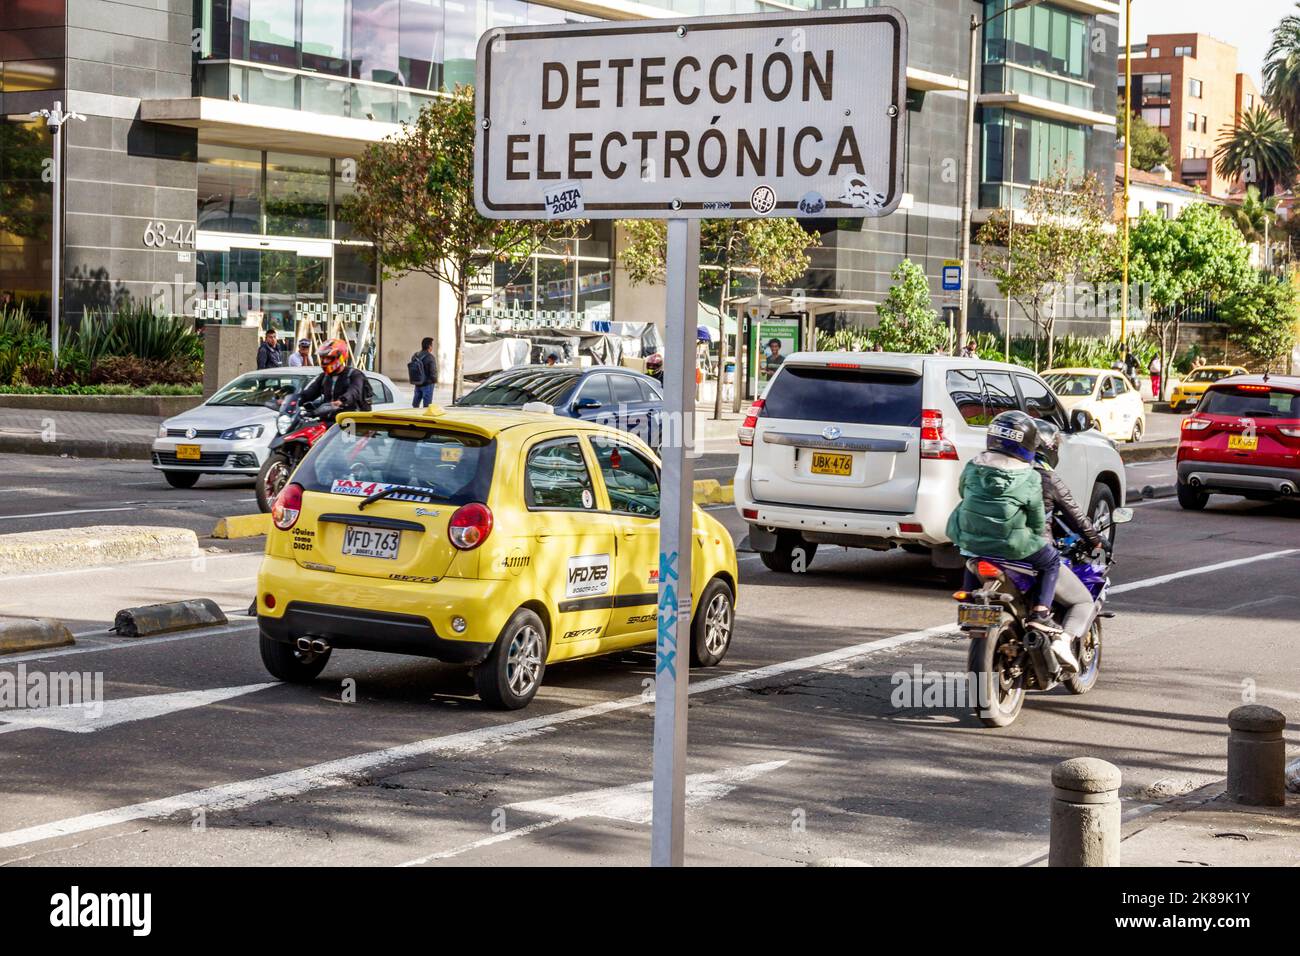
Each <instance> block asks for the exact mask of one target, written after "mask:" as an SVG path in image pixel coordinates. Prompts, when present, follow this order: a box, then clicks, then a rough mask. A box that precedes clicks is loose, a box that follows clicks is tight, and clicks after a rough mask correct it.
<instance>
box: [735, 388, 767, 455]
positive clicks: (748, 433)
mask: <svg viewBox="0 0 1300 956" xmlns="http://www.w3.org/2000/svg"><path fill="white" fill-rule="evenodd" d="M762 410H763V400H762V399H761V398H756V399H754V404H753V405H750V406H749V411H748V412H746V413H745V420H744V421H743V422H741V423H740V431H738V432H736V437H737V438H739V439H740V443H741V444H742V445H753V444H754V429H756V428H757V427H758V413H759V412H761V411H762Z"/></svg>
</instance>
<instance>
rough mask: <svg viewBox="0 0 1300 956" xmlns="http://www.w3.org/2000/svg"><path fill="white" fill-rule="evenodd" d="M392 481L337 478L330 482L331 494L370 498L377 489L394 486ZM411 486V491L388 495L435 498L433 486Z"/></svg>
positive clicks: (393, 498)
mask: <svg viewBox="0 0 1300 956" xmlns="http://www.w3.org/2000/svg"><path fill="white" fill-rule="evenodd" d="M392 487H393V483H392V482H391V481H362V480H360V479H359V478H335V479H334V481H333V482H331V483H330V494H332V495H353V496H355V497H358V498H368V497H370V496H371V495H373V494H374V493H375V492H376V491H384V490H385V489H387V488H392ZM404 487H409V488H410V490H409V491H398V492H394V493H393V494H391V495H389V496H388V497H389V498H390V499H392V500H393V501H424V500H425V499H428V498H433V497H434V496H435V492H434V490H433V489H432V488H422V487H419V486H415V485H410V486H404Z"/></svg>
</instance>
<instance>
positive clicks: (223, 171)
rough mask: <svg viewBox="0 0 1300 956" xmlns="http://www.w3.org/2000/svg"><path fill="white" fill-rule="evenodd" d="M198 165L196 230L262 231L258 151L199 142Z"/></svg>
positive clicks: (259, 159)
mask: <svg viewBox="0 0 1300 956" xmlns="http://www.w3.org/2000/svg"><path fill="white" fill-rule="evenodd" d="M197 166H198V213H197V217H196V224H197V227H198V228H199V229H207V230H211V231H213V232H242V233H248V234H254V235H255V234H257V233H259V232H261V231H262V154H261V152H260V151H258V150H255V149H237V148H235V147H233V146H214V145H211V144H209V143H200V144H199V158H198V163H197Z"/></svg>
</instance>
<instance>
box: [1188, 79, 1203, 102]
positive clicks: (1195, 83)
mask: <svg viewBox="0 0 1300 956" xmlns="http://www.w3.org/2000/svg"><path fill="white" fill-rule="evenodd" d="M1201 93H1202V84H1201V81H1200V80H1188V81H1187V95H1188V96H1190V97H1192V98H1193V99H1197V100H1199V99H1201V98H1202V96H1201Z"/></svg>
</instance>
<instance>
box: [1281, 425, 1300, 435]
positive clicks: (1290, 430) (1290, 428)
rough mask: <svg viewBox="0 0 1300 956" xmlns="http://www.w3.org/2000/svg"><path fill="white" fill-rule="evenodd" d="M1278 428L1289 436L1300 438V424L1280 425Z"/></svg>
mask: <svg viewBox="0 0 1300 956" xmlns="http://www.w3.org/2000/svg"><path fill="white" fill-rule="evenodd" d="M1277 430H1278V431H1280V432H1281V433H1282V434H1283V435H1285V436H1286V437H1287V438H1300V426H1297V425H1278V426H1277Z"/></svg>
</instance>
